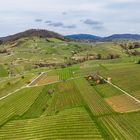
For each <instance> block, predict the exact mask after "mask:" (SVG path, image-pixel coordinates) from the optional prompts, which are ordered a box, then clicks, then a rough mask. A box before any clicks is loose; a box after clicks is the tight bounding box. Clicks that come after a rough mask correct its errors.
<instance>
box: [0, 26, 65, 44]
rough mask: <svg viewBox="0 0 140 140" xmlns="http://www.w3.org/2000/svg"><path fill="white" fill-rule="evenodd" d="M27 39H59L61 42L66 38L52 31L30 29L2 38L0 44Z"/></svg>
mask: <svg viewBox="0 0 140 140" xmlns="http://www.w3.org/2000/svg"><path fill="white" fill-rule="evenodd" d="M25 37H40V38H57V39H60V40H64V36H62V35H60V34H58V33H55V32H52V31H48V30H41V29H30V30H26V31H24V32H20V33H17V34H14V35H10V36H6V37H1V38H0V42H7V41H15V40H18V39H20V38H25Z"/></svg>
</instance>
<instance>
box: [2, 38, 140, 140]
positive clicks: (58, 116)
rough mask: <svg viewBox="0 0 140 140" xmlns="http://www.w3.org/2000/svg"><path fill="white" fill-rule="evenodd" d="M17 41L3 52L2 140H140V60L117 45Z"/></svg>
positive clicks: (31, 40) (32, 39)
mask: <svg viewBox="0 0 140 140" xmlns="http://www.w3.org/2000/svg"><path fill="white" fill-rule="evenodd" d="M17 43H18V46H16V47H14V48H10V49H9V46H10V44H8V45H7V44H5V46H4V47H5V48H7V49H8V50H9V51H11V50H12V52H11V53H12V54H11V55H7V54H6V55H5V54H2V55H1V54H0V58H1V59H0V140H55V139H56V140H140V102H139V99H140V94H139V93H140V92H139V91H140V85H139V83H140V78H139V77H140V67H139V65H138V64H137V63H135V62H136V61H137V60H139V57H137V56H131V57H130V56H129V57H128V56H127V55H126V54H125V53H124V52H123V51H122V48H121V47H120V46H118V45H116V44H115V43H114V42H110V43H107V42H100V43H98V42H71V41H68V42H67V41H64V40H59V39H55V38H47V39H44V38H36V37H32V38H23V39H19V40H18V41H17ZM98 53H99V54H98ZM109 53H113V54H114V55H116V54H119V55H120V58H117V59H108V58H107V56H108V55H109ZM31 54H33V55H31ZM93 54H94V55H95V54H98V55H102V57H103V58H102V59H96V60H87V59H86V60H85V59H83V60H79V61H75V60H73V59H72V56H75V55H77V56H81V55H82V56H87V57H88V56H90V55H93ZM4 55H5V57H2V56H4ZM101 77H103V78H101ZM99 78H100V79H99ZM109 78H110V79H111V80H110V83H109V82H107V81H108V79H109ZM113 85H115V86H113ZM116 87H119V88H116ZM123 91H125V92H123ZM125 93H128V95H127V94H125ZM129 95H130V96H129Z"/></svg>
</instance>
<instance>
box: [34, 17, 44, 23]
mask: <svg viewBox="0 0 140 140" xmlns="http://www.w3.org/2000/svg"><path fill="white" fill-rule="evenodd" d="M42 21H43V19H40V18H38V19H35V22H42Z"/></svg>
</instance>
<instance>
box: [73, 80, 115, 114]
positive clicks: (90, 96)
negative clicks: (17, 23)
mask: <svg viewBox="0 0 140 140" xmlns="http://www.w3.org/2000/svg"><path fill="white" fill-rule="evenodd" d="M75 83H76V85H77V88H78V89H79V91H80V93H81V95H82V97H83V99H84V100H85V102H86V104H87V106H88V107H89V108H90V110H91V111H92V113H93V114H94V115H95V116H96V115H102V114H108V113H111V112H113V110H112V109H111V108H110V107H109V105H108V104H106V102H105V101H104V100H103V99H102V98H101V96H100V95H99V94H98V93H97V92H96V91H95V90H94V89H92V87H90V85H89V83H88V82H87V81H86V80H85V79H84V78H80V79H76V80H75Z"/></svg>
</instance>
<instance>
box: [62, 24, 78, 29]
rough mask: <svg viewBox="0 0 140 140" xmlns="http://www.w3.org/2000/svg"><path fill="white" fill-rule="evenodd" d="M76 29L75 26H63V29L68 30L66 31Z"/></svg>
mask: <svg viewBox="0 0 140 140" xmlns="http://www.w3.org/2000/svg"><path fill="white" fill-rule="evenodd" d="M76 27H77V26H76V25H65V26H63V28H68V29H74V28H76Z"/></svg>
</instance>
